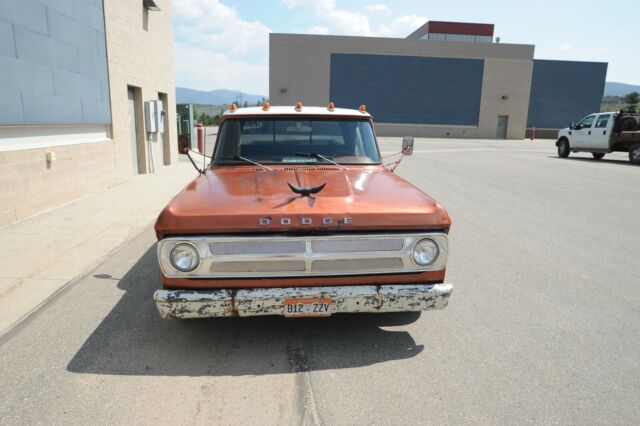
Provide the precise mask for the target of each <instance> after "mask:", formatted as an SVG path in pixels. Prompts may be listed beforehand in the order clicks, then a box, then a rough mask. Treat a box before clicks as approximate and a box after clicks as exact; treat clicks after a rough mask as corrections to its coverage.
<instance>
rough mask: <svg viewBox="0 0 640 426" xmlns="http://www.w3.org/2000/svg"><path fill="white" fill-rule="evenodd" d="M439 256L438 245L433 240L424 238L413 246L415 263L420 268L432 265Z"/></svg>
mask: <svg viewBox="0 0 640 426" xmlns="http://www.w3.org/2000/svg"><path fill="white" fill-rule="evenodd" d="M439 254H440V249H439V248H438V244H436V242H435V241H433V240H432V239H431V238H423V239H422V240H420V241H418V242H417V243H416V245H415V246H413V261H414V262H416V264H418V265H420V266H429V265H431V264H432V263H433V262H434V261H435V260H436V259H437V258H438V255H439Z"/></svg>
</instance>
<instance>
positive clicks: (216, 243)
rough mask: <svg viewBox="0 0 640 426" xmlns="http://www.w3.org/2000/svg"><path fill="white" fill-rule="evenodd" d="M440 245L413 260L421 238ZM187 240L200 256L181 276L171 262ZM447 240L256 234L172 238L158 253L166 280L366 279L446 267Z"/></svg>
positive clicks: (415, 235) (438, 237)
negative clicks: (430, 255) (425, 258)
mask: <svg viewBox="0 0 640 426" xmlns="http://www.w3.org/2000/svg"><path fill="white" fill-rule="evenodd" d="M427 237H428V238H431V239H433V240H434V241H436V243H437V244H438V246H439V248H440V252H441V255H440V257H439V258H438V259H437V261H436V262H434V263H433V264H432V265H430V266H428V267H423V266H419V265H417V264H415V263H414V262H413V260H412V250H413V246H414V244H415V243H416V242H417V241H418V240H420V239H422V238H427ZM181 242H189V243H191V244H193V245H194V246H195V247H196V248H197V249H198V252H199V254H200V265H199V266H198V268H196V270H195V271H193V272H189V273H182V272H179V271H177V270H175V269H174V268H173V267H172V266H171V262H169V260H168V259H169V255H170V253H171V249H172V248H173V246H175V244H178V243H181ZM447 244H448V243H447V236H446V235H445V234H443V233H440V232H435V233H393V234H359V235H356V234H334V235H326V236H254V237H246V236H243V237H234V236H229V237H210V236H197V237H188V238H179V237H175V238H168V239H165V240H162V241H160V244H159V246H158V255H159V259H160V265H161V267H162V270H163V272H164V274H165V275H166V276H168V277H185V276H186V277H198V278H251V277H300V276H318V275H327V276H329V275H363V274H384V273H401V272H420V271H432V270H440V269H443V268H444V267H445V265H446V257H447Z"/></svg>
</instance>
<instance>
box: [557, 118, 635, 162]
mask: <svg viewBox="0 0 640 426" xmlns="http://www.w3.org/2000/svg"><path fill="white" fill-rule="evenodd" d="M639 122H640V114H637V113H635V112H630V113H624V112H622V111H620V112H601V113H594V114H589V115H588V116H586V117H585V118H583V119H582V120H581V121H580V122H579V123H578V124H575V125H574V124H573V123H572V124H571V125H570V126H569V127H567V128H565V129H561V130H560V131H559V132H558V140H557V141H556V146H557V147H558V156H560V157H568V156H569V154H570V153H571V152H590V153H591V154H592V155H593V158H595V159H597V160H600V159H602V158H603V157H604V156H605V154H608V153H611V152H616V151H618V152H628V153H629V161H631V162H632V163H634V164H640V130H639V129H640V124H639Z"/></svg>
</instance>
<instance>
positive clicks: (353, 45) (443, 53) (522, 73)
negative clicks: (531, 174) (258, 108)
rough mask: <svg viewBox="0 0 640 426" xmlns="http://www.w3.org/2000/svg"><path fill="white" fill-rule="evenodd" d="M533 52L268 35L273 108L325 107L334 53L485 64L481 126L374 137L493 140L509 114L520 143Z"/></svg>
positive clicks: (382, 131) (384, 127)
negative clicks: (500, 118) (500, 119)
mask: <svg viewBox="0 0 640 426" xmlns="http://www.w3.org/2000/svg"><path fill="white" fill-rule="evenodd" d="M533 52H534V46H532V45H517V44H504V43H500V44H496V43H465V42H454V41H432V40H407V39H396V38H379V37H346V36H321V35H301V34H270V36H269V99H270V101H271V104H272V105H292V104H293V103H294V102H295V101H296V100H298V99H300V100H301V101H302V102H303V103H304V104H306V105H326V104H327V103H328V102H329V89H330V79H331V71H330V67H331V53H360V54H378V55H404V56H431V57H446V58H471V59H484V61H485V64H484V77H483V85H482V96H481V99H480V115H479V122H478V126H448V125H443V126H439V125H423V124H415V125H414V124H391V123H377V125H376V132H377V134H379V135H381V136H403V135H414V136H419V137H462V138H465V137H467V138H490V139H494V138H495V137H496V130H497V120H498V115H508V116H509V126H508V133H507V137H508V138H510V139H521V138H523V137H524V132H525V127H526V121H527V112H528V108H529V92H530V89H531V74H532V72H533V60H532V59H533ZM503 95H504V96H506V97H507V99H502V96H503ZM374 120H375V117H374Z"/></svg>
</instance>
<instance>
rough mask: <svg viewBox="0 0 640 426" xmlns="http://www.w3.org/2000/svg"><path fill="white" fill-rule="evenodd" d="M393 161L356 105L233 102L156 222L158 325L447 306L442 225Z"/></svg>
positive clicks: (445, 218)
mask: <svg viewBox="0 0 640 426" xmlns="http://www.w3.org/2000/svg"><path fill="white" fill-rule="evenodd" d="M412 147H413V139H412V138H405V139H404V140H403V147H402V150H401V151H400V152H399V153H398V155H399V156H400V157H403V156H406V155H410V154H411V153H412ZM187 153H188V152H187ZM395 165H397V161H396V162H392V163H391V166H389V165H386V166H385V165H384V164H383V157H382V156H381V154H380V151H379V148H378V145H377V142H376V138H375V133H374V127H373V121H372V117H371V115H369V113H367V112H366V108H365V107H364V106H362V107H361V108H360V109H359V110H352V109H340V108H335V107H334V106H333V104H329V106H328V107H326V108H322V107H303V106H302V104H300V103H298V104H296V105H295V106H289V107H284V106H283V107H271V106H270V105H268V104H265V105H264V106H263V107H262V108H260V107H253V108H240V109H238V108H236V107H235V105H232V108H231V109H230V110H229V111H226V112H225V113H224V114H223V116H222V122H221V124H220V128H219V131H218V137H217V140H216V145H215V149H214V152H213V153H212V158H211V162H210V164H209V165H208V166H207V167H206V168H205V169H204V170H199V172H200V175H199V176H198V177H197V178H196V179H195V180H194V181H192V182H191V183H190V184H189V185H187V187H186V188H185V189H184V190H183V191H182V192H181V193H179V194H178V195H177V196H176V197H175V198H174V199H173V200H172V201H171V202H170V203H169V204H168V205H167V206H166V207H165V208H164V210H163V211H162V212H161V213H160V215H159V217H158V220H157V222H156V224H155V231H156V235H157V237H158V261H159V265H160V270H161V281H162V287H163V288H162V289H161V290H158V291H156V293H155V295H154V299H155V303H156V307H157V308H158V311H159V313H160V315H161V316H162V317H164V318H201V317H217V316H256V315H284V316H291V317H296V316H328V315H331V314H332V313H342V312H371V313H386V312H414V311H422V310H429V309H442V308H444V307H445V306H447V303H448V300H449V297H450V295H451V292H452V290H453V286H452V285H451V284H450V283H446V282H445V272H446V265H447V260H448V256H449V243H448V233H449V229H450V227H451V219H450V218H449V215H448V214H447V212H446V210H445V209H444V207H443V206H441V205H440V204H439V203H438V202H437V201H435V200H434V199H433V198H431V197H429V196H428V195H427V194H425V193H424V192H422V191H420V190H419V189H418V188H416V187H414V186H413V185H411V184H410V183H409V182H407V181H405V180H404V179H402V178H400V177H399V176H398V175H397V174H395V173H393V168H394V167H395ZM194 166H195V162H194Z"/></svg>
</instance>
